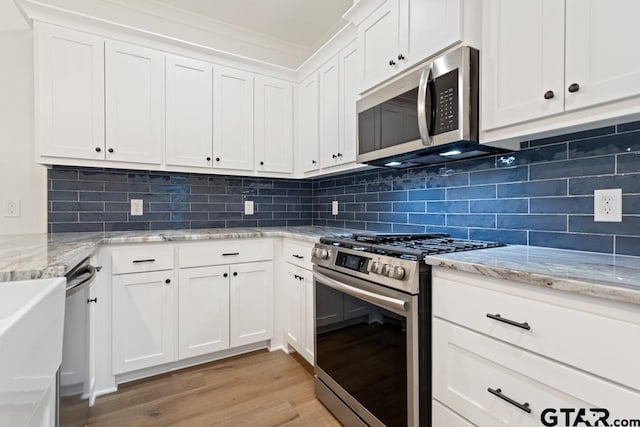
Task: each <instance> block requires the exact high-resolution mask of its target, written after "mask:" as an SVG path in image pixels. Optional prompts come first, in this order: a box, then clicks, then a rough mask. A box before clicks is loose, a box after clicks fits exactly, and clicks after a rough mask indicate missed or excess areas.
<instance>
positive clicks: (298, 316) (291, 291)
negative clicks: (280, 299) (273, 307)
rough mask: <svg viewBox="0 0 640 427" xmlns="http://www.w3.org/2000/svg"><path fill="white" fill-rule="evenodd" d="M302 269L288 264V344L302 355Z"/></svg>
mask: <svg viewBox="0 0 640 427" xmlns="http://www.w3.org/2000/svg"><path fill="white" fill-rule="evenodd" d="M299 272H300V269H299V268H298V267H294V266H292V265H290V264H287V284H286V295H287V296H286V298H287V299H286V301H287V342H288V343H289V345H291V346H292V347H293V348H294V349H295V350H296V351H297V352H298V353H302V348H303V341H304V331H305V330H304V329H303V328H304V314H305V313H304V309H305V304H304V285H303V283H302V281H301V280H300V279H299V277H301V276H300V274H299Z"/></svg>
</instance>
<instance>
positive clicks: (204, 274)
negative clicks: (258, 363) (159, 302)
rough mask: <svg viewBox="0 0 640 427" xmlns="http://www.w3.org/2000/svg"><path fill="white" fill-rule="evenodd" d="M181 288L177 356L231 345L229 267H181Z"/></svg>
mask: <svg viewBox="0 0 640 427" xmlns="http://www.w3.org/2000/svg"><path fill="white" fill-rule="evenodd" d="M178 289H179V290H178V301H179V310H178V325H179V326H178V337H179V338H178V358H179V359H186V358H188V357H193V356H199V355H201V354H206V353H213V352H215V351H219V350H224V349H227V348H229V266H228V265H223V266H216V267H200V268H185V269H181V270H180V283H179V286H178Z"/></svg>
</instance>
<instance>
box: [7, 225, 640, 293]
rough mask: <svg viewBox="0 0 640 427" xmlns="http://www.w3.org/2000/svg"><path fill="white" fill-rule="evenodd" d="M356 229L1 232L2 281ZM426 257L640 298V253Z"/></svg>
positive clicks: (491, 252)
mask: <svg viewBox="0 0 640 427" xmlns="http://www.w3.org/2000/svg"><path fill="white" fill-rule="evenodd" d="M352 231H353V230H344V229H338V228H331V227H310V226H307V227H304V226H303V227H266V228H226V229H225V228H213V229H200V230H175V231H171V230H168V231H140V232H136V231H133V232H112V233H65V234H50V235H47V234H36V235H33V234H32V235H16V236H0V282H5V281H13V280H25V279H37V278H47V277H59V276H63V275H64V274H65V273H66V272H67V271H69V269H70V268H72V267H73V266H75V265H76V264H78V263H79V262H80V261H82V260H83V259H84V258H85V257H87V256H91V255H93V254H94V253H96V251H97V249H98V247H99V245H103V244H126V243H143V242H180V241H194V240H214V239H237V238H250V237H290V238H294V239H298V240H305V241H309V242H316V241H318V240H319V239H320V237H323V236H336V235H344V234H349V233H351V232H352ZM426 262H427V264H430V265H433V266H437V267H443V268H449V269H453V270H458V271H465V272H471V273H476V274H481V275H484V276H488V277H496V278H500V279H506V280H514V281H518V282H522V283H528V284H531V285H534V286H541V287H546V288H554V289H558V290H563V291H569V292H574V293H579V294H584V295H591V296H595V297H599V298H605V299H610V300H615V301H624V302H629V303H633V304H638V305H640V257H630V256H621V255H617V256H616V255H606V254H596V253H590V252H578V251H568V250H562V249H549V248H540V247H528V246H505V247H501V248H491V249H481V250H475V251H468V252H456V253H451V254H442V255H434V256H429V257H427V259H426Z"/></svg>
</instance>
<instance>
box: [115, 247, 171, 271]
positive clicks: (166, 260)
mask: <svg viewBox="0 0 640 427" xmlns="http://www.w3.org/2000/svg"><path fill="white" fill-rule="evenodd" d="M173 264H174V263H173V246H170V245H169V246H149V245H148V244H140V245H139V246H132V247H127V248H118V249H114V250H113V251H112V252H111V274H126V273H146V272H149V271H161V270H171V269H172V268H173Z"/></svg>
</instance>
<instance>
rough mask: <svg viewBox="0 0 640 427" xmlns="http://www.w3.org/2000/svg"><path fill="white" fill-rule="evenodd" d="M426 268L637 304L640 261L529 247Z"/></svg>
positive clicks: (440, 259)
mask: <svg viewBox="0 0 640 427" xmlns="http://www.w3.org/2000/svg"><path fill="white" fill-rule="evenodd" d="M426 262H427V264H429V265H432V266H436V267H444V268H449V269H452V270H458V271H465V272H469V273H476V274H481V275H483V276H488V277H495V278H498V279H506V280H513V281H517V282H523V283H527V284H531V285H535V286H541V287H545V288H553V289H558V290H563V291H568V292H574V293H579V294H583V295H590V296H594V297H598V298H605V299H610V300H615V301H624V302H628V303H633V304H640V257H632V256H623V255H607V254H598V253H592V252H580V251H568V250H564V249H551V248H540V247H534V246H515V245H512V246H504V247H501V248H491V249H480V250H475V251H467V252H456V253H451V254H443V255H433V256H429V257H427V258H426Z"/></svg>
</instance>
